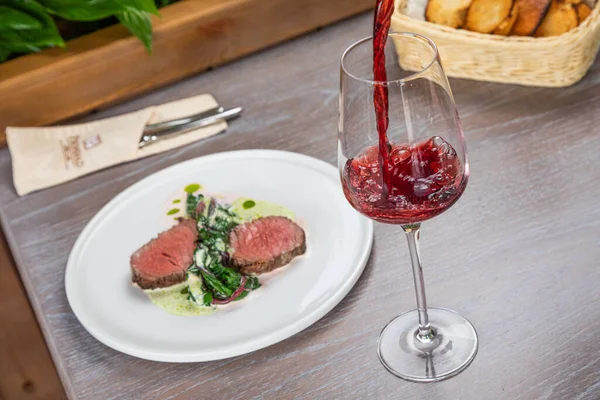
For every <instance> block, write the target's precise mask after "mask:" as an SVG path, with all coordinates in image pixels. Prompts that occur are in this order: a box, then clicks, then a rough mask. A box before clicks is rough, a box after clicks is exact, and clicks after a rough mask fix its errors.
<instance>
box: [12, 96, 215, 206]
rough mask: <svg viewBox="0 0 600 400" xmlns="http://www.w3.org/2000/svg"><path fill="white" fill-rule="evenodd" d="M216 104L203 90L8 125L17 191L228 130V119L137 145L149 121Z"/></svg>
mask: <svg viewBox="0 0 600 400" xmlns="http://www.w3.org/2000/svg"><path fill="white" fill-rule="evenodd" d="M214 107H217V102H216V100H215V99H214V97H212V96H211V95H209V94H202V95H199V96H194V97H190V98H187V99H183V100H178V101H173V102H171V103H166V104H162V105H159V106H152V107H147V108H144V109H142V110H139V111H135V112H132V113H129V114H125V115H119V116H117V117H112V118H106V119H103V120H99V121H94V122H88V123H85V124H78V125H68V126H55V127H44V128H11V127H9V128H6V139H7V142H8V148H9V150H10V154H11V157H12V168H13V181H14V185H15V188H16V190H17V194H19V196H23V195H25V194H27V193H30V192H33V191H35V190H38V189H44V188H47V187H50V186H54V185H58V184H60V183H63V182H67V181H70V180H72V179H75V178H78V177H80V176H83V175H86V174H89V173H90V172H94V171H98V170H100V169H103V168H107V167H110V166H112V165H116V164H120V163H123V162H126V161H131V160H136V159H138V158H143V157H147V156H150V155H152V154H157V153H161V152H163V151H166V150H171V149H174V148H176V147H180V146H183V145H186V144H189V143H192V142H194V141H196V140H199V139H203V138H206V137H209V136H212V135H216V134H218V133H220V132H223V131H224V130H225V129H227V123H226V122H218V123H215V124H212V125H209V126H206V127H201V128H198V129H195V130H191V131H189V132H186V133H185V134H182V135H178V136H174V137H172V138H170V139H165V140H161V141H158V142H156V143H153V144H151V145H149V146H145V147H143V148H141V149H140V148H138V143H139V141H140V139H141V137H142V131H143V130H144V127H145V126H146V125H147V124H155V123H158V122H163V121H167V120H171V119H176V118H182V117H186V116H190V115H193V114H197V113H200V112H202V111H206V110H208V109H211V108H214Z"/></svg>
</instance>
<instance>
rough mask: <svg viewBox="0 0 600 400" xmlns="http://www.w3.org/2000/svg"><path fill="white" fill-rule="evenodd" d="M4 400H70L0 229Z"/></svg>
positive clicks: (0, 347) (0, 375) (0, 338)
mask: <svg viewBox="0 0 600 400" xmlns="http://www.w3.org/2000/svg"><path fill="white" fill-rule="evenodd" d="M0 321H1V323H0V399H2V400H61V399H66V396H65V394H64V391H63V388H62V385H61V383H60V381H59V379H58V375H57V373H56V369H55V368H54V364H53V363H52V360H51V359H50V354H49V353H48V349H47V347H46V343H45V342H44V339H43V338H42V334H41V332H40V328H39V327H38V324H37V321H36V320H35V316H34V315H33V311H32V310H31V307H30V306H29V302H28V301H27V297H26V295H25V291H24V290H23V286H22V285H21V281H20V280H19V277H18V273H17V270H16V268H15V265H14V262H13V260H12V257H11V256H10V251H9V249H8V246H7V244H6V240H5V239H4V234H3V233H2V231H1V230H0Z"/></svg>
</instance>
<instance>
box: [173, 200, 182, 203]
mask: <svg viewBox="0 0 600 400" xmlns="http://www.w3.org/2000/svg"><path fill="white" fill-rule="evenodd" d="M177 203H181V199H177V200H173V204H177Z"/></svg>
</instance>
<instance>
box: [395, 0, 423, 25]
mask: <svg viewBox="0 0 600 400" xmlns="http://www.w3.org/2000/svg"><path fill="white" fill-rule="evenodd" d="M400 3H402V5H401V6H400V7H401V8H400V10H401V12H402V14H404V15H406V16H407V17H410V18H412V19H416V20H419V21H425V9H426V8H427V3H429V0H407V1H402V2H400Z"/></svg>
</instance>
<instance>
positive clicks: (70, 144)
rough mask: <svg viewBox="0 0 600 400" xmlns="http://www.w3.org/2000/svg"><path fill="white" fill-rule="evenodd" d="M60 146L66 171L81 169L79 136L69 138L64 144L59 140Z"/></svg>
mask: <svg viewBox="0 0 600 400" xmlns="http://www.w3.org/2000/svg"><path fill="white" fill-rule="evenodd" d="M60 145H61V147H62V152H63V158H64V159H65V168H66V169H70V168H73V167H75V168H81V167H83V159H82V158H81V148H80V147H79V136H69V137H68V138H67V142H66V143H65V142H63V141H62V140H61V141H60Z"/></svg>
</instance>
